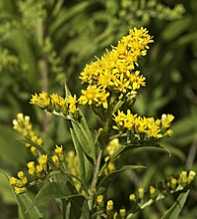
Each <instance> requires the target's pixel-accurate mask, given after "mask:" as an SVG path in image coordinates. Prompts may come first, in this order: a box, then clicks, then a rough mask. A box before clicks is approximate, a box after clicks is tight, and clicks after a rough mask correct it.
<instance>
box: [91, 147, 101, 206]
mask: <svg viewBox="0 0 197 219" xmlns="http://www.w3.org/2000/svg"><path fill="white" fill-rule="evenodd" d="M101 158H102V150H100V151H99V153H98V156H97V159H96V162H95V169H94V174H93V178H92V183H91V186H90V202H89V207H90V210H92V208H93V204H94V196H95V193H96V184H97V181H98V175H99V170H100V165H101Z"/></svg>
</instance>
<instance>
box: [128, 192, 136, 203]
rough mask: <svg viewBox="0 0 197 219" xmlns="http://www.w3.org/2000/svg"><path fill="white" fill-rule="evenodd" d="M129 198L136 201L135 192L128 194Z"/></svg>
mask: <svg viewBox="0 0 197 219" xmlns="http://www.w3.org/2000/svg"><path fill="white" fill-rule="evenodd" d="M129 200H130V201H134V202H136V195H135V194H130V196H129Z"/></svg>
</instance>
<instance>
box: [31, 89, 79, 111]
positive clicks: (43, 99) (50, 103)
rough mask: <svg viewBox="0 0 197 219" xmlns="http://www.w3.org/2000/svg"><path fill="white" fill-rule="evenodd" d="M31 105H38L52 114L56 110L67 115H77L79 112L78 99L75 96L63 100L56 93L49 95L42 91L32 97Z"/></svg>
mask: <svg viewBox="0 0 197 219" xmlns="http://www.w3.org/2000/svg"><path fill="white" fill-rule="evenodd" d="M30 103H31V104H33V105H37V106H39V107H40V108H42V109H47V110H48V111H50V112H51V111H54V110H55V111H57V112H59V111H61V112H63V113H64V114H66V113H67V111H68V112H70V113H75V112H76V111H77V99H76V96H75V95H74V96H71V95H70V96H68V97H67V98H63V97H61V96H60V95H58V94H56V93H52V94H48V93H47V92H45V91H42V92H40V93H38V94H34V95H32V97H31V100H30Z"/></svg>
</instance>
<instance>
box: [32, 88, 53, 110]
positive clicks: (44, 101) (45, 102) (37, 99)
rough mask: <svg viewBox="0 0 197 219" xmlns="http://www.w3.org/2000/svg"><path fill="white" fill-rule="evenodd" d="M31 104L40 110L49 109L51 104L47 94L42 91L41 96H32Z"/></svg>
mask: <svg viewBox="0 0 197 219" xmlns="http://www.w3.org/2000/svg"><path fill="white" fill-rule="evenodd" d="M30 103H31V104H33V105H37V106H39V107H40V108H47V107H48V106H49V104H50V97H49V95H48V93H47V92H45V91H42V92H40V93H39V94H34V95H32V98H31V100H30Z"/></svg>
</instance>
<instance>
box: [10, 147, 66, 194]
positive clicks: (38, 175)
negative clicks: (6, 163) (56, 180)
mask: <svg viewBox="0 0 197 219" xmlns="http://www.w3.org/2000/svg"><path fill="white" fill-rule="evenodd" d="M62 162H64V151H63V146H58V145H56V147H55V149H54V151H53V153H52V155H51V156H48V155H47V154H41V153H39V156H38V157H37V158H36V160H35V161H29V162H28V163H27V168H26V170H25V171H19V172H18V173H17V178H16V177H13V176H12V177H10V178H9V182H10V185H11V186H12V187H13V188H14V191H15V192H16V193H17V194H20V193H23V192H25V191H26V187H27V186H28V185H31V183H32V182H34V183H35V182H37V181H38V180H40V179H43V178H44V177H46V176H47V175H48V174H49V173H50V171H51V170H53V169H58V168H60V165H61V164H62ZM25 172H26V174H25Z"/></svg>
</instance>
